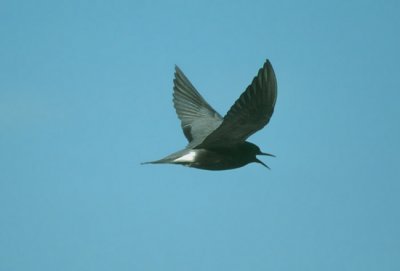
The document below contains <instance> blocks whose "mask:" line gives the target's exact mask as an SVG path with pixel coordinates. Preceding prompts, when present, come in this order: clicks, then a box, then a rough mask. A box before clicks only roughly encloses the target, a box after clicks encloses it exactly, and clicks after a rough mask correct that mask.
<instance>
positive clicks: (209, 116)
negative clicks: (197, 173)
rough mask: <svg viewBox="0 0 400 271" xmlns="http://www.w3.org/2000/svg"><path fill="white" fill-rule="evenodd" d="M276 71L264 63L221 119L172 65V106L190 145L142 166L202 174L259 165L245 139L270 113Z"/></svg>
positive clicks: (254, 148) (255, 150) (255, 148)
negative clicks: (171, 166)
mask: <svg viewBox="0 0 400 271" xmlns="http://www.w3.org/2000/svg"><path fill="white" fill-rule="evenodd" d="M276 97H277V82H276V77H275V72H274V70H273V68H272V65H271V63H270V62H269V60H268V59H267V60H266V61H265V64H264V66H263V67H262V68H261V69H260V70H259V71H258V74H257V76H256V77H254V79H253V81H252V82H251V84H250V85H249V86H248V87H247V89H246V90H245V91H244V92H243V93H242V95H240V97H239V99H238V100H237V101H236V102H235V103H234V104H233V105H232V107H231V108H230V110H229V111H228V113H227V114H226V115H225V117H223V118H222V116H221V115H220V114H218V113H217V111H215V110H214V109H213V108H212V107H211V106H210V105H209V104H208V103H207V102H206V101H205V100H204V98H203V97H202V96H201V95H200V93H199V92H198V91H197V90H196V89H195V87H194V86H193V85H192V84H191V83H190V81H189V79H188V78H187V77H186V76H185V75H184V73H183V72H182V71H181V69H179V67H178V66H175V79H174V94H173V102H174V107H175V110H176V113H177V115H178V117H179V119H180V120H181V126H182V130H183V133H184V135H185V137H186V138H187V140H188V141H189V144H188V145H187V146H186V148H185V149H183V150H181V151H178V152H175V153H173V154H171V155H168V156H167V157H165V158H163V159H160V160H157V161H152V162H145V163H142V164H179V165H184V166H188V167H194V168H199V169H206V170H226V169H234V168H239V167H242V166H245V165H247V164H249V163H252V162H255V163H260V164H262V165H263V166H265V167H267V168H269V167H268V166H267V165H266V164H265V163H264V162H262V161H261V160H259V159H257V155H268V156H274V155H272V154H269V153H264V152H261V150H260V148H259V147H258V146H256V145H255V144H253V143H250V142H248V141H246V139H247V138H248V137H249V136H251V135H252V134H254V133H255V132H257V131H258V130H260V129H261V128H263V127H264V126H265V125H267V123H268V122H269V120H270V118H271V116H272V113H273V112H274V107H275V102H276Z"/></svg>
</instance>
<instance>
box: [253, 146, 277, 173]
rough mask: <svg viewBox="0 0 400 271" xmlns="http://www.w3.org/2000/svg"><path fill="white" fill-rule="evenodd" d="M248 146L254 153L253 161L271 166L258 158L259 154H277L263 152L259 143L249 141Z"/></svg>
mask: <svg viewBox="0 0 400 271" xmlns="http://www.w3.org/2000/svg"><path fill="white" fill-rule="evenodd" d="M247 143H249V142H247ZM248 146H249V147H250V149H251V152H252V154H253V155H254V157H253V161H252V162H255V163H259V164H261V165H263V166H264V167H266V168H268V169H270V167H269V166H267V165H266V164H265V163H264V162H263V161H261V160H259V159H258V158H257V155H265V156H272V157H275V155H273V154H270V153H266V152H262V151H261V150H260V148H259V147H258V146H257V145H255V144H252V143H249V145H248Z"/></svg>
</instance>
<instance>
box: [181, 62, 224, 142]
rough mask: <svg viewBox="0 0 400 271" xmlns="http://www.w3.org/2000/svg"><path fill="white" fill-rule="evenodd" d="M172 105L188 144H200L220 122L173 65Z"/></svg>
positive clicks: (218, 116)
mask: <svg viewBox="0 0 400 271" xmlns="http://www.w3.org/2000/svg"><path fill="white" fill-rule="evenodd" d="M173 101H174V107H175V110H176V113H177V115H178V117H179V119H180V120H181V126H182V130H183V133H184V134H185V136H186V138H187V140H188V141H189V145H191V146H196V145H198V144H200V143H201V142H202V141H203V140H204V139H205V138H206V137H207V136H208V135H209V134H210V133H211V132H212V131H214V130H215V129H216V128H217V127H218V126H220V124H221V123H222V120H223V119H222V117H221V115H220V114H218V113H217V112H216V111H215V110H214V109H213V108H212V107H211V106H210V105H209V104H208V103H207V102H206V101H205V100H204V99H203V97H201V95H200V93H199V92H198V91H197V90H196V89H195V88H194V86H193V85H192V84H191V83H190V81H189V80H188V79H187V77H186V76H185V75H184V74H183V72H182V71H181V70H180V69H179V67H178V66H175V79H174V99H173Z"/></svg>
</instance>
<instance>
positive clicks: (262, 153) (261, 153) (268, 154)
mask: <svg viewBox="0 0 400 271" xmlns="http://www.w3.org/2000/svg"><path fill="white" fill-rule="evenodd" d="M257 155H266V156H272V157H276V156H275V155H273V154H270V153H266V152H260V153H259V154H257Z"/></svg>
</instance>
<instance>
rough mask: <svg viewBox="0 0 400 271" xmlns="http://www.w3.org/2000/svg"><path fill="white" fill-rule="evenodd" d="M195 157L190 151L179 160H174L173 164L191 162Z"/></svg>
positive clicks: (194, 153)
mask: <svg viewBox="0 0 400 271" xmlns="http://www.w3.org/2000/svg"><path fill="white" fill-rule="evenodd" d="M195 157H196V152H194V151H191V152H189V153H188V154H185V155H182V156H181V157H179V158H176V159H175V160H174V162H193V161H194V158H195Z"/></svg>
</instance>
